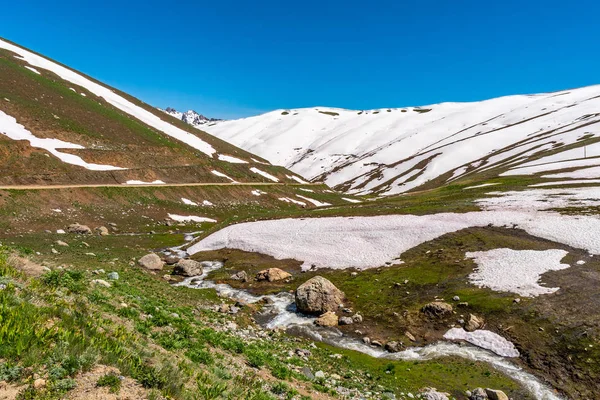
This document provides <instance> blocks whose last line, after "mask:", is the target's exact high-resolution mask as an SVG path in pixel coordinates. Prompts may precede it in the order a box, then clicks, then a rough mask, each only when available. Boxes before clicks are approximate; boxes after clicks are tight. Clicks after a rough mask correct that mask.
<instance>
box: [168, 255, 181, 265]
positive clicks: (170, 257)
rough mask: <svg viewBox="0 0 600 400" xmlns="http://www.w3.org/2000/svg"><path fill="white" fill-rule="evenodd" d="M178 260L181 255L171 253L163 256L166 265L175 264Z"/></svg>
mask: <svg viewBox="0 0 600 400" xmlns="http://www.w3.org/2000/svg"><path fill="white" fill-rule="evenodd" d="M179 260H181V257H179V256H176V255H173V254H171V255H168V256H166V257H165V263H167V264H168V265H174V264H177V262H179Z"/></svg>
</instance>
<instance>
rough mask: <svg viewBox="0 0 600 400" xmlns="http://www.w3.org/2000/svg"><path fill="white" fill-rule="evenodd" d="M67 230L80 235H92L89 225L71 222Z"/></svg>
mask: <svg viewBox="0 0 600 400" xmlns="http://www.w3.org/2000/svg"><path fill="white" fill-rule="evenodd" d="M67 232H69V233H77V234H78V235H91V234H92V230H91V229H90V227H89V226H87V225H81V224H71V225H69V226H68V227H67Z"/></svg>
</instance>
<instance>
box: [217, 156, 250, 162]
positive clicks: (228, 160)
mask: <svg viewBox="0 0 600 400" xmlns="http://www.w3.org/2000/svg"><path fill="white" fill-rule="evenodd" d="M219 160H221V161H227V162H228V163H232V164H248V161H244V160H241V159H239V158H236V157H232V156H226V155H223V154H219Z"/></svg>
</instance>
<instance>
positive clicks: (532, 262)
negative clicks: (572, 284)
mask: <svg viewBox="0 0 600 400" xmlns="http://www.w3.org/2000/svg"><path fill="white" fill-rule="evenodd" d="M566 255H567V252H566V251H564V250H541V251H538V250H512V249H494V250H490V251H477V252H470V253H467V254H466V258H472V259H473V260H474V261H475V263H477V266H478V267H477V269H476V270H475V272H473V273H472V274H471V275H469V280H470V282H471V283H472V284H474V285H476V286H479V287H487V288H490V289H492V290H496V291H499V292H512V293H517V294H519V295H521V296H525V297H536V296H539V295H541V294H548V293H554V292H556V291H557V290H558V289H559V288H547V287H543V286H540V284H539V283H538V282H539V280H540V278H541V275H542V274H543V273H545V272H547V271H559V270H561V269H566V268H569V267H570V265H568V264H561V263H560V260H562V259H563V258H564V257H565V256H566Z"/></svg>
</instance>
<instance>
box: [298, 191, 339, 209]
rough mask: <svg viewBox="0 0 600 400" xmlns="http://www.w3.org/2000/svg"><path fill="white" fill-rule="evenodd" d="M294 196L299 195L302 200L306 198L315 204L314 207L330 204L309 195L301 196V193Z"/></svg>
mask: <svg viewBox="0 0 600 400" xmlns="http://www.w3.org/2000/svg"><path fill="white" fill-rule="evenodd" d="M296 196H298V197H300V198H301V199H303V200H306V201H309V202H311V203H313V204H314V205H315V207H325V206H330V205H331V204H329V203H325V202H323V201H319V200H315V199H311V198H310V197H306V196H302V195H299V194H297V195H296Z"/></svg>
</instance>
